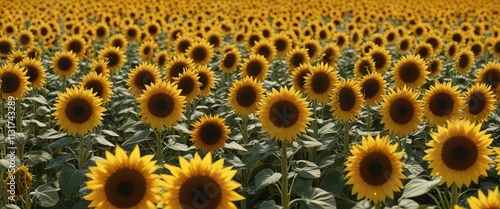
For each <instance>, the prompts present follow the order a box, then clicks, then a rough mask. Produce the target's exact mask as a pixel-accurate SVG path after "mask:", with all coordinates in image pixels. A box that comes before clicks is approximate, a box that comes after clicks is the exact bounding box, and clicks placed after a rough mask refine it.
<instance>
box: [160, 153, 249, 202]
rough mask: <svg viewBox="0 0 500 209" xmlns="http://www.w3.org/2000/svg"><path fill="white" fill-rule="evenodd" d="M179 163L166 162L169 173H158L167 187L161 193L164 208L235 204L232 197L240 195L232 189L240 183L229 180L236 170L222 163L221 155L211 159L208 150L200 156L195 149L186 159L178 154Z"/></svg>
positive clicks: (235, 197)
mask: <svg viewBox="0 0 500 209" xmlns="http://www.w3.org/2000/svg"><path fill="white" fill-rule="evenodd" d="M179 164H180V166H179V167H177V166H173V165H168V164H166V165H165V167H166V168H167V169H168V170H169V171H170V173H171V175H162V178H163V180H164V181H165V182H166V184H165V186H166V187H165V189H166V190H167V192H165V193H164V194H163V195H162V199H163V202H164V204H165V205H166V209H179V208H202V207H203V208H236V205H234V203H233V201H239V200H243V199H244V197H242V196H241V195H239V194H238V193H236V192H235V191H233V190H235V189H237V188H239V187H241V185H240V184H239V183H237V182H235V181H233V180H232V178H233V177H234V175H235V174H236V170H231V169H232V167H224V159H220V160H218V161H216V162H213V163H212V154H211V153H208V154H207V155H206V156H205V157H204V158H201V157H200V155H199V154H198V153H195V155H194V158H193V159H192V160H191V161H190V162H188V161H187V160H186V159H184V158H183V157H179Z"/></svg>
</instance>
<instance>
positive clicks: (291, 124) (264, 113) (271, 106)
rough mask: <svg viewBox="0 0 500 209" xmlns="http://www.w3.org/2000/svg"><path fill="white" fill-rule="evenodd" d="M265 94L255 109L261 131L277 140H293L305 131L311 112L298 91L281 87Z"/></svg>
mask: <svg viewBox="0 0 500 209" xmlns="http://www.w3.org/2000/svg"><path fill="white" fill-rule="evenodd" d="M266 94H267V95H266V98H264V99H263V100H262V101H261V102H260V103H259V109H258V110H257V115H258V116H259V120H260V123H261V124H262V128H261V130H262V131H264V132H266V133H267V134H268V135H269V137H271V138H272V139H275V140H278V141H283V140H287V141H293V140H295V138H296V137H297V136H298V135H301V134H302V133H304V132H305V131H306V127H307V125H308V124H309V121H310V120H311V118H310V117H309V116H311V114H312V112H311V110H310V108H308V107H307V106H308V102H307V101H306V100H305V99H304V98H301V96H300V92H299V91H296V90H295V89H294V88H290V89H288V87H281V88H280V90H279V91H277V90H276V89H273V90H272V92H267V93H266Z"/></svg>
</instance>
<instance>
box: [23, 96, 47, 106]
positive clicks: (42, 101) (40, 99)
mask: <svg viewBox="0 0 500 209" xmlns="http://www.w3.org/2000/svg"><path fill="white" fill-rule="evenodd" d="M27 99H29V100H31V101H34V102H36V103H38V104H43V105H47V104H48V102H47V99H45V97H43V96H42V95H40V94H38V95H36V96H32V97H28V98H27Z"/></svg>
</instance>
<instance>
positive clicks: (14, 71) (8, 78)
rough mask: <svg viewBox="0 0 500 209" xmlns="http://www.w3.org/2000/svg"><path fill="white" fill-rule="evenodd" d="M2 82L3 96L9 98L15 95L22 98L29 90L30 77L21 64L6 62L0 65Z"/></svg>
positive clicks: (0, 82)
mask: <svg viewBox="0 0 500 209" xmlns="http://www.w3.org/2000/svg"><path fill="white" fill-rule="evenodd" d="M0 80H1V81H0V84H1V91H2V98H3V99H5V100H7V99H8V98H9V97H11V96H13V97H14V98H16V99H22V98H23V96H24V94H25V93H26V92H28V90H29V89H28V84H29V83H30V82H29V77H28V76H27V75H26V72H25V71H24V69H22V68H20V66H19V65H15V64H12V63H5V64H3V65H2V66H1V67H0Z"/></svg>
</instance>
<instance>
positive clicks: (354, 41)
mask: <svg viewBox="0 0 500 209" xmlns="http://www.w3.org/2000/svg"><path fill="white" fill-rule="evenodd" d="M361 37H362V35H361V32H360V31H359V30H357V29H355V30H353V31H352V32H351V34H350V36H349V43H350V44H351V46H353V47H358V46H359V45H360V44H361V42H362V41H363V40H362V38H361Z"/></svg>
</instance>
